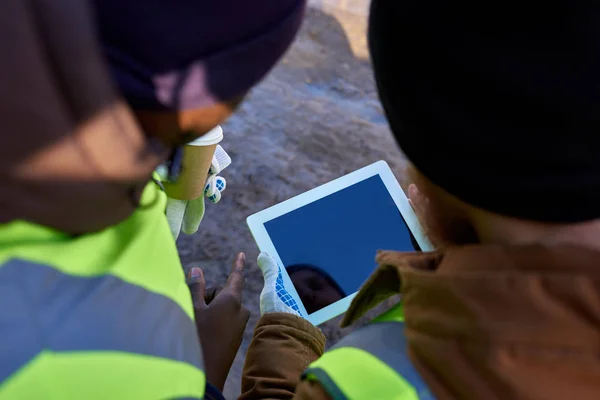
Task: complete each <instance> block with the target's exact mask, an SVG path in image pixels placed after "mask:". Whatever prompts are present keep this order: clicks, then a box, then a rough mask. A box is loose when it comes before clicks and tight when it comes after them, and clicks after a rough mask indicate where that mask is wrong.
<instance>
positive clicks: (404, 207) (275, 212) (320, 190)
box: [246, 161, 433, 326]
mask: <svg viewBox="0 0 600 400" xmlns="http://www.w3.org/2000/svg"><path fill="white" fill-rule="evenodd" d="M375 175H379V176H380V178H381V180H382V181H383V184H384V185H385V187H386V189H387V191H388V193H389V194H390V196H391V198H392V199H393V200H394V203H395V204H396V207H398V210H399V211H400V214H401V215H402V217H403V218H404V221H405V222H406V225H407V226H408V228H409V230H410V231H411V233H412V234H413V236H414V238H415V240H416V241H417V243H418V244H419V246H420V247H421V250H423V251H430V250H433V246H432V244H431V242H430V241H429V239H428V238H427V237H426V236H425V234H424V232H423V229H422V228H421V224H420V223H419V221H418V219H417V216H416V215H415V213H414V211H413V209H412V207H411V205H410V203H409V202H408V199H407V197H406V195H405V194H404V191H403V190H402V188H401V187H400V184H399V183H398V180H397V179H396V177H395V176H394V173H393V172H392V170H391V169H390V167H389V165H388V164H387V162H385V161H378V162H376V163H373V164H371V165H368V166H366V167H364V168H361V169H359V170H357V171H354V172H351V173H349V174H348V175H344V176H342V177H341V178H338V179H335V180H333V181H331V182H329V183H326V184H324V185H321V186H319V187H317V188H315V189H312V190H309V191H308V192H305V193H302V194H299V195H298V196H295V197H292V198H291V199H289V200H286V201H284V202H282V203H279V204H276V205H274V206H272V207H269V208H267V209H265V210H263V211H260V212H258V213H256V214H253V215H251V216H249V217H248V218H247V219H246V222H247V224H248V227H249V228H250V232H251V233H252V236H254V240H255V241H256V244H257V245H258V248H259V249H260V251H261V252H266V253H268V254H269V255H270V256H272V257H273V258H275V260H276V261H277V263H278V264H279V265H280V266H281V271H282V276H283V281H284V286H285V288H286V289H287V291H288V292H289V293H290V295H292V296H293V297H294V298H295V299H296V301H297V302H298V305H299V307H300V310H301V312H302V316H303V317H304V318H306V319H307V320H308V321H309V322H311V323H312V324H313V325H315V326H316V325H320V324H322V323H323V322H326V321H328V320H330V319H332V318H335V317H337V316H338V315H341V314H343V313H344V312H346V310H348V307H349V306H350V303H351V302H352V299H353V298H354V297H355V296H356V293H357V292H355V293H352V294H351V295H349V296H346V297H345V298H343V299H341V300H339V301H337V302H335V303H333V304H330V305H329V306H327V307H325V308H322V309H320V310H319V311H316V312H314V313H312V314H308V313H307V312H306V308H305V307H304V304H302V301H301V300H300V297H299V296H298V293H297V292H296V288H295V287H294V285H293V284H292V281H291V279H290V277H289V275H288V273H287V271H286V269H285V268H284V267H283V265H284V264H283V262H282V261H281V258H280V257H279V254H278V252H277V249H275V246H274V245H273V241H272V240H271V238H270V236H269V234H268V232H267V230H266V228H265V223H266V222H268V221H271V220H273V219H275V218H278V217H280V216H282V215H284V214H287V213H289V212H291V211H294V210H296V209H298V208H300V207H303V206H305V205H307V204H310V203H313V202H315V201H317V200H320V199H322V198H323V197H327V196H329V195H331V194H333V193H336V192H339V191H340V190H343V189H345V188H347V187H349V186H352V185H354V184H356V183H359V182H361V181H364V180H365V179H368V178H371V177H373V176H375ZM373 257H375V254H373Z"/></svg>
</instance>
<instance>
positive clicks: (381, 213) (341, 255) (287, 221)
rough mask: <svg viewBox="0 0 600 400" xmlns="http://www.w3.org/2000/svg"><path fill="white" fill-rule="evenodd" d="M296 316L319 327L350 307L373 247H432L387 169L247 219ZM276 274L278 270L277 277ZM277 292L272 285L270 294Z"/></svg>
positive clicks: (370, 264) (370, 170)
mask: <svg viewBox="0 0 600 400" xmlns="http://www.w3.org/2000/svg"><path fill="white" fill-rule="evenodd" d="M247 222H248V226H249V227H250V230H251V232H252V234H253V236H254V239H255V240H256V242H257V244H258V247H259V248H260V250H261V251H263V252H266V253H268V254H269V255H270V256H271V257H272V258H273V260H274V262H276V263H277V267H278V277H279V281H280V283H281V284H282V285H283V288H284V289H285V291H287V293H288V294H289V295H287V296H285V295H284V298H283V299H282V300H288V297H291V299H289V300H292V301H293V302H294V303H295V304H297V307H298V311H299V313H300V315H301V316H302V317H304V318H306V319H307V320H309V321H310V322H311V323H313V324H314V325H319V324H321V323H323V322H325V321H327V320H329V319H331V318H334V317H336V316H337V315H340V314H342V313H343V312H345V311H346V310H347V309H348V306H349V305H350V302H351V301H352V298H353V297H354V296H355V295H356V292H357V291H358V289H359V288H360V286H361V285H362V284H363V283H364V282H365V281H366V279H367V278H368V276H369V275H370V274H371V272H372V271H373V270H374V269H375V267H376V264H375V255H376V252H377V250H381V249H385V250H399V251H415V250H420V249H422V250H431V249H432V246H431V243H430V242H429V240H428V239H427V238H426V237H425V235H424V234H423V231H422V229H421V227H420V225H419V222H418V220H417V218H416V216H415V213H414V211H413V210H412V208H411V206H410V204H409V202H408V200H407V198H406V196H405V194H404V192H403V191H402V188H401V187H400V185H399V184H398V181H397V180H396V178H395V177H394V175H393V173H392V171H391V169H390V168H389V166H388V165H387V163H385V162H384V161H379V162H377V163H374V164H372V165H369V166H367V167H365V168H362V169H360V170H358V171H355V172H352V173H350V174H348V175H346V176H343V177H341V178H338V179H336V180H334V181H332V182H329V183H327V184H325V185H322V186H320V187H318V188H315V189H313V190H310V191H308V192H306V193H303V194H301V195H298V196H296V197H294V198H292V199H290V200H287V201H284V202H283V203H280V204H277V205H275V206H273V207H270V208H268V209H266V210H263V211H261V212H259V213H256V214H254V215H251V216H250V217H248V220H247ZM279 272H280V274H279ZM276 292H277V291H276V290H275V293H276Z"/></svg>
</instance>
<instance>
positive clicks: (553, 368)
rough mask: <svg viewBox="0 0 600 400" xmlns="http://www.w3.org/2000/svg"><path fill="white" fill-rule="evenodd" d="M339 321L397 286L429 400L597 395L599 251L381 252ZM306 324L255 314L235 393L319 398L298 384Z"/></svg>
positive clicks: (311, 334) (311, 345) (313, 341)
mask: <svg viewBox="0 0 600 400" xmlns="http://www.w3.org/2000/svg"><path fill="white" fill-rule="evenodd" d="M377 260H378V262H379V264H380V265H379V268H378V269H377V270H376V271H375V273H374V274H373V275H372V276H371V278H369V280H368V281H367V283H366V284H365V285H364V286H363V288H362V289H361V290H360V292H359V295H358V296H357V297H356V298H355V300H354V302H353V303H352V306H351V307H350V309H349V311H348V313H347V314H346V317H345V319H344V322H343V323H342V324H350V323H352V322H353V321H355V320H356V319H357V318H358V317H359V316H361V315H362V314H364V312H365V311H367V310H368V309H370V308H372V307H373V306H374V305H375V304H377V303H379V302H381V301H382V300H383V299H385V298H388V297H390V296H392V295H394V294H396V293H401V294H402V301H403V302H404V313H405V326H406V338H407V341H408V348H407V349H406V351H407V353H408V354H409V356H410V358H411V360H412V362H413V365H414V366H415V367H416V369H417V370H418V371H419V373H420V374H421V376H422V377H423V379H424V381H425V382H426V383H427V384H428V386H429V388H430V390H431V392H432V393H433V395H434V396H435V397H436V398H437V399H473V400H481V399H502V400H511V399H531V400H552V399H557V400H564V399H577V400H586V399H590V400H592V399H594V400H597V399H600V253H599V252H596V251H593V250H589V249H584V248H579V247H576V246H567V245H565V246H556V247H545V246H541V245H529V246H487V245H486V246H483V245H480V246H467V247H458V248H450V249H447V250H445V251H440V252H435V253H421V254H415V253H410V254H409V253H396V252H381V253H380V254H379V255H378V257H377ZM324 345H325V338H324V336H323V334H322V333H321V332H320V331H319V329H317V328H316V327H314V326H312V325H311V324H310V323H308V322H307V321H305V320H303V319H301V318H297V317H294V316H291V315H289V314H266V315H265V316H263V317H262V319H261V320H260V321H259V323H258V326H257V327H256V331H255V334H254V338H253V341H252V343H251V345H250V348H249V350H248V356H247V359H246V365H245V368H244V374H243V379H242V395H241V397H240V399H292V398H294V399H315V400H319V399H329V396H328V395H327V394H326V392H325V390H324V389H323V388H322V387H321V386H319V384H318V383H314V382H307V381H300V376H301V374H302V371H303V370H304V369H305V368H306V367H307V366H308V364H310V363H311V362H312V361H314V360H315V359H317V358H318V357H319V356H320V355H321V354H322V353H323V351H324Z"/></svg>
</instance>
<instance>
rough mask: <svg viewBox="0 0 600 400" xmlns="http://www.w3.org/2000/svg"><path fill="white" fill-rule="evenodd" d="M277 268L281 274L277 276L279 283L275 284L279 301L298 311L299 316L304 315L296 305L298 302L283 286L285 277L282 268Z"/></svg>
mask: <svg viewBox="0 0 600 400" xmlns="http://www.w3.org/2000/svg"><path fill="white" fill-rule="evenodd" d="M277 268H278V269H279V273H278V274H277V281H276V282H275V290H276V291H277V296H279V299H280V300H281V301H282V302H283V304H285V305H286V306H288V307H289V308H291V309H292V310H294V311H296V312H297V313H298V314H299V315H302V313H301V312H300V307H298V303H296V300H294V298H293V297H292V296H290V294H289V293H288V291H287V289H286V288H285V287H284V286H283V275H282V274H281V267H279V266H277Z"/></svg>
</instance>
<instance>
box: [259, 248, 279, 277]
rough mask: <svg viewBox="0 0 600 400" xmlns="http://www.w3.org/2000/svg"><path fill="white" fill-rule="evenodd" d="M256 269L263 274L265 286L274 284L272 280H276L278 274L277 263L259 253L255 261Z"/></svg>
mask: <svg viewBox="0 0 600 400" xmlns="http://www.w3.org/2000/svg"><path fill="white" fill-rule="evenodd" d="M257 264H258V267H259V268H260V270H261V271H262V273H263V278H264V279H265V285H266V284H275V282H274V280H275V279H277V274H279V266H278V265H277V261H275V259H274V258H273V257H271V256H270V255H268V254H267V253H264V252H263V253H260V254H259V255H258V260H257Z"/></svg>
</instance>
